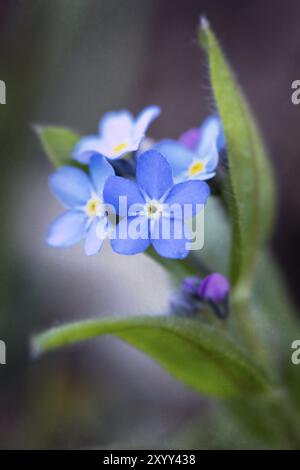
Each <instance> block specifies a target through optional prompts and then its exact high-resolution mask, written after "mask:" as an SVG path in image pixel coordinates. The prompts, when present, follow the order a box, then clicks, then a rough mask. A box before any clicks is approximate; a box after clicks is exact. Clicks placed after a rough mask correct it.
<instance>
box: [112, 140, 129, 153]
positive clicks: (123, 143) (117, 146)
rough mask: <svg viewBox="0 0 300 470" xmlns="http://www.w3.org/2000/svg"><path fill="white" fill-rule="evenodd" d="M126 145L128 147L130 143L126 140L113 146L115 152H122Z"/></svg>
mask: <svg viewBox="0 0 300 470" xmlns="http://www.w3.org/2000/svg"><path fill="white" fill-rule="evenodd" d="M126 147H128V144H127V143H126V142H121V143H120V144H117V145H115V146H114V147H113V148H112V151H113V153H119V152H122V150H125V149H126Z"/></svg>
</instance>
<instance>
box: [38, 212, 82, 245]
mask: <svg viewBox="0 0 300 470" xmlns="http://www.w3.org/2000/svg"><path fill="white" fill-rule="evenodd" d="M86 223H87V217H86V215H85V214H84V213H83V212H75V211H69V212H65V213H64V214H62V215H61V216H60V217H58V218H57V219H56V220H55V221H54V222H53V223H52V224H51V225H50V227H49V230H48V234H47V243H48V245H50V246H55V247H60V248H66V247H69V246H73V245H75V244H76V243H78V242H79V241H80V240H81V239H82V238H83V237H84V236H85V233H86Z"/></svg>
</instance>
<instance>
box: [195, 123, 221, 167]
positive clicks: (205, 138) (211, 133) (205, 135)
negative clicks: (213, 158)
mask: <svg viewBox="0 0 300 470" xmlns="http://www.w3.org/2000/svg"><path fill="white" fill-rule="evenodd" d="M220 131H221V121H220V118H219V117H218V116H209V117H208V118H206V119H205V121H204V123H203V124H202V126H201V127H200V139H199V144H198V146H197V148H196V153H197V154H198V155H199V157H202V158H203V157H205V156H206V155H207V154H208V153H209V152H210V151H211V147H212V145H213V144H214V145H215V146H217V138H218V136H219V134H220Z"/></svg>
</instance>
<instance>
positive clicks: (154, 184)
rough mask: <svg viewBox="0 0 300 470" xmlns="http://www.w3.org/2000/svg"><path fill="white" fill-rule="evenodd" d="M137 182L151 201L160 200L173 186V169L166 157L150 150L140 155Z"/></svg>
mask: <svg viewBox="0 0 300 470" xmlns="http://www.w3.org/2000/svg"><path fill="white" fill-rule="evenodd" d="M136 180H137V183H138V185H139V187H140V188H141V189H142V190H143V191H144V192H145V193H146V195H147V196H149V198H151V199H160V198H161V197H162V196H163V195H164V194H165V193H166V192H167V191H168V190H169V189H170V188H171V187H172V186H173V178H172V170H171V167H170V165H169V163H168V162H167V160H166V159H165V157H163V156H162V155H161V154H160V153H159V152H157V151H156V150H148V151H147V152H144V153H143V154H142V155H140V157H139V159H138V162H137V168H136Z"/></svg>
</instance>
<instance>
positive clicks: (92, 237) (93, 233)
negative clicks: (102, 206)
mask: <svg viewBox="0 0 300 470" xmlns="http://www.w3.org/2000/svg"><path fill="white" fill-rule="evenodd" d="M99 224H101V225H103V226H106V227H107V219H106V217H103V219H101V221H99V220H98V219H95V220H94V221H93V222H92V224H91V226H90V228H89V230H88V233H87V235H86V239H85V244H84V251H85V254H86V255H87V256H93V255H96V254H97V253H99V251H100V249H101V247H102V245H103V241H104V238H100V237H98V234H97V232H98V230H97V228H98V225H99Z"/></svg>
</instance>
